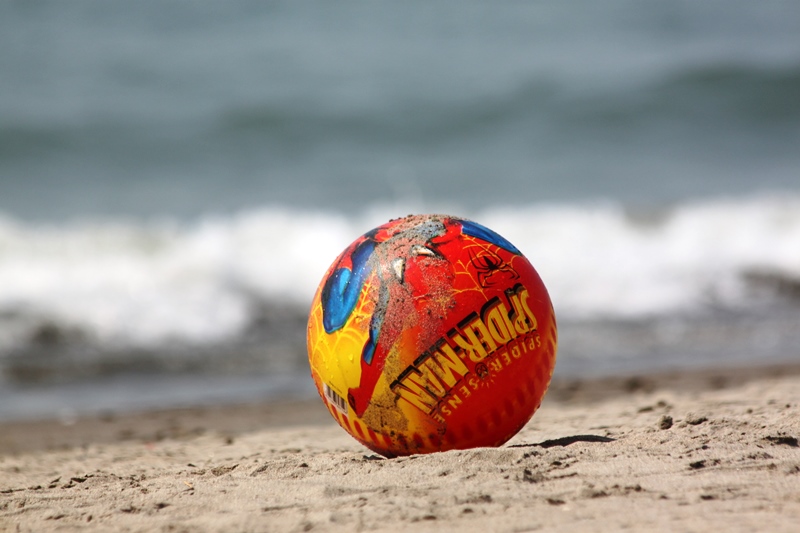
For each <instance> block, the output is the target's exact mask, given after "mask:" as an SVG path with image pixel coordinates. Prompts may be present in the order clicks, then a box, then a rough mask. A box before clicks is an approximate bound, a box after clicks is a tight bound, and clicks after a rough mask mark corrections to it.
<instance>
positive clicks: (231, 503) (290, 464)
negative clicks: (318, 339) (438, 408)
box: [0, 366, 800, 532]
mask: <svg viewBox="0 0 800 533" xmlns="http://www.w3.org/2000/svg"><path fill="white" fill-rule="evenodd" d="M798 406H800V369H799V368H798V367H793V366H787V367H780V368H771V369H765V368H760V369H750V370H739V371H730V370H728V371H725V372H723V371H717V372H695V373H684V374H680V373H678V374H670V375H661V376H652V377H645V378H631V379H617V380H614V379H610V380H608V379H607V380H594V381H571V382H556V383H555V384H554V386H553V388H552V390H551V393H549V394H548V397H547V398H546V400H545V402H544V404H543V405H542V408H541V409H540V411H539V412H538V413H537V414H536V415H535V416H534V418H533V420H532V421H531V422H530V423H529V424H528V425H527V426H526V427H525V428H524V429H523V430H522V431H521V432H520V433H519V434H518V435H517V436H516V437H515V438H514V439H512V440H511V441H510V442H509V443H508V444H506V445H505V446H503V447H501V448H497V449H485V448H483V449H475V450H467V451H455V452H446V453H439V454H432V455H426V456H412V457H405V458H398V459H391V460H387V459H383V458H381V457H378V456H375V455H374V454H372V453H371V452H369V451H368V450H366V449H365V448H363V447H361V446H360V445H359V444H358V443H356V442H355V441H354V440H353V439H351V438H350V437H349V436H348V435H347V434H346V433H345V432H344V431H343V430H341V429H340V428H339V427H338V426H335V425H334V424H333V423H332V422H331V421H330V419H329V416H328V414H327V412H326V411H324V409H323V408H322V406H321V403H320V402H309V403H294V404H283V405H261V406H228V407H216V408H208V409H187V410H173V411H169V412H161V413H141V414H136V415H125V416H111V415H108V416H103V417H94V418H89V419H85V420H77V421H72V420H68V421H61V422H58V421H56V422H18V423H9V424H4V425H0V530H2V531H37V532H38V531H55V530H58V531H226V532H228V531H280V532H283V531H405V530H414V531H415V532H423V531H460V532H463V531H483V532H489V531H533V530H544V531H581V532H584V531H614V530H621V529H630V530H633V531H712V530H713V531H717V530H721V531H787V532H788V531H792V532H794V531H798V530H799V529H798V528H799V527H800V447H798V438H799V437H800V416H798V414H799V411H798Z"/></svg>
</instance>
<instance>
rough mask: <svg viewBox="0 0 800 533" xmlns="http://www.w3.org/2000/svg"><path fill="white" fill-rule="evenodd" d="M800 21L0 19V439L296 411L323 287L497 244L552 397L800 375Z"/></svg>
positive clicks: (185, 12)
mask: <svg viewBox="0 0 800 533" xmlns="http://www.w3.org/2000/svg"><path fill="white" fill-rule="evenodd" d="M798 95H800V4H798V3H796V2H787V1H778V0H767V1H764V2H758V3H753V2H745V1H742V0H728V1H725V2H721V1H708V2H702V3H697V2H689V1H673V2H655V1H648V0H639V1H632V0H606V1H604V2H600V3H597V2H588V1H576V2H555V1H539V2H519V1H501V2H494V3H491V4H487V3H484V2H475V1H472V0H462V1H460V2H436V1H434V2H429V1H426V2H419V1H409V2H402V3H398V2H394V3H389V2H365V1H355V0H343V1H340V2H323V1H309V2H280V1H274V2H254V1H246V0H234V1H230V2H225V3H220V2H211V1H204V0H195V1H193V2H185V1H177V0H161V1H157V2H156V1H139V2H121V1H115V0H108V1H102V2H101V1H89V0H74V1H71V2H58V1H55V0H53V1H46V0H40V1H37V2H22V1H12V2H3V3H1V4H0V420H4V419H12V418H25V417H53V416H58V417H62V418H63V419H64V420H69V419H71V417H74V416H77V415H80V414H82V413H87V412H101V411H116V410H124V409H151V408H164V407H173V406H179V405H198V404H202V403H209V402H234V401H254V400H265V399H266V400H272V399H280V398H290V397H310V396H312V395H313V394H315V392H314V388H313V384H312V383H311V379H310V377H308V368H307V361H306V354H305V344H304V343H305V340H304V339H305V337H304V336H305V320H306V315H307V312H308V306H309V304H310V301H311V297H312V296H313V292H314V290H315V288H316V286H317V284H318V283H319V281H320V279H321V277H322V275H323V274H324V272H325V270H326V268H327V267H328V265H329V264H330V263H331V262H332V261H333V259H334V258H335V257H336V256H337V255H338V254H339V252H340V251H341V250H342V249H344V247H345V246H347V244H349V243H350V242H351V241H352V240H353V239H355V238H356V237H358V236H359V235H361V234H362V233H364V232H365V231H367V230H369V229H371V228H372V227H374V226H376V225H378V224H381V223H383V222H385V221H387V220H388V219H390V218H395V217H398V216H402V215H406V214H408V213H419V212H446V213H449V214H453V215H457V216H463V217H467V218H471V219H473V220H476V221H478V222H480V223H482V224H484V225H486V226H489V227H490V228H492V229H494V230H496V231H497V232H499V233H500V234H502V235H503V236H504V237H506V238H507V239H509V240H510V241H511V242H513V243H514V244H515V245H516V246H517V247H518V248H520V249H521V250H522V251H523V253H525V255H526V256H527V257H528V258H529V259H530V260H531V262H532V264H533V265H534V267H535V268H536V269H537V270H538V271H539V273H540V275H541V276H542V278H543V280H544V282H545V284H546V285H547V287H548V290H549V291H550V295H551V298H552V300H553V302H554V306H555V309H556V314H557V317H558V321H559V333H560V338H559V360H558V364H557V367H556V375H557V376H562V377H571V376H572V377H575V376H588V375H605V374H611V373H636V372H648V371H655V370H665V369H672V368H687V367H698V366H712V365H716V366H719V365H739V364H753V363H769V362H785V361H798V360H800V350H799V349H798V346H800V327H798V326H800V98H798Z"/></svg>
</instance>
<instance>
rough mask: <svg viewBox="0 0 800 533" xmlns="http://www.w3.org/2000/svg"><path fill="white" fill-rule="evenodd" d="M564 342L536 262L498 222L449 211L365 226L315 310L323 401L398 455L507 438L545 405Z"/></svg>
mask: <svg viewBox="0 0 800 533" xmlns="http://www.w3.org/2000/svg"><path fill="white" fill-rule="evenodd" d="M556 346H557V333H556V321H555V314H554V312H553V307H552V304H551V302H550V298H549V296H548V294H547V290H546V289H545V286H544V284H543V283H542V280H541V279H540V278H539V275H538V274H537V273H536V271H535V270H534V268H533V266H532V265H531V264H530V262H529V261H528V260H527V259H526V258H525V257H524V256H523V255H522V253H521V252H520V251H519V250H518V249H517V248H516V247H515V246H514V245H513V244H511V243H510V242H508V241H507V240H506V239H504V238H503V237H501V236H500V235H498V234H497V233H495V232H494V231H492V230H490V229H488V228H486V227H484V226H482V225H480V224H477V223H475V222H472V221H469V220H465V219H461V218H456V217H451V216H445V215H415V216H408V217H405V218H401V219H397V220H392V221H390V222H388V223H386V224H384V225H382V226H380V227H378V228H375V229H373V230H372V231H369V232H367V233H366V234H364V235H362V236H361V237H359V238H358V239H357V240H356V241H355V242H353V243H352V244H351V245H350V246H349V247H348V248H347V249H346V250H345V251H344V252H342V254H341V255H340V256H339V257H338V258H336V260H335V261H334V262H333V264H332V265H331V266H330V268H329V269H328V271H327V273H326V274H325V276H324V278H323V279H322V282H321V283H320V285H319V288H318V290H317V293H316V295H315V296H314V301H313V304H312V308H311V313H310V316H309V322H308V354H309V363H310V366H311V375H312V377H313V379H314V382H315V383H316V386H317V389H318V391H319V393H320V396H321V397H322V399H323V401H324V402H325V405H326V406H327V407H328V409H329V411H330V413H331V415H332V416H333V417H334V418H335V419H336V421H337V422H338V423H339V424H340V425H341V426H342V427H343V428H344V429H345V430H347V432H348V433H350V434H351V435H352V436H353V437H355V438H356V439H357V440H358V441H359V442H361V443H362V444H364V445H365V446H367V447H368V448H370V449H372V450H374V451H376V452H378V453H380V454H382V455H385V456H387V457H393V456H397V455H408V454H412V453H428V452H434V451H443V450H449V449H454V448H459V449H463V448H472V447H478V446H499V445H501V444H503V443H504V442H506V441H507V440H508V439H510V438H511V437H513V436H514V435H515V434H516V433H517V432H518V431H519V430H520V429H521V428H522V427H523V426H524V425H525V424H526V423H527V422H528V420H530V418H531V416H533V413H534V412H535V411H536V409H538V407H539V405H540V403H541V401H542V398H543V396H544V394H545V392H546V390H547V387H548V385H549V383H550V378H551V376H552V373H553V368H554V366H555V358H556Z"/></svg>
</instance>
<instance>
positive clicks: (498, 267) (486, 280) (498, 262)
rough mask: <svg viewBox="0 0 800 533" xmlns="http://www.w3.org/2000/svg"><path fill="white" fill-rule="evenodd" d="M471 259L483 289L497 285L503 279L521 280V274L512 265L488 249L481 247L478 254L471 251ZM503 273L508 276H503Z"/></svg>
mask: <svg viewBox="0 0 800 533" xmlns="http://www.w3.org/2000/svg"><path fill="white" fill-rule="evenodd" d="M469 257H470V263H472V266H474V267H475V272H476V273H477V274H478V283H479V284H480V286H481V287H491V286H493V285H497V284H498V283H500V282H501V281H503V279H511V280H516V279H518V278H519V274H518V273H517V271H516V270H514V269H513V268H512V267H511V265H509V264H508V263H506V262H505V261H503V259H502V258H501V257H500V256H499V255H497V254H496V253H494V252H493V251H491V250H489V249H488V248H485V247H481V249H480V251H478V252H476V251H475V250H470V252H469ZM503 272H504V273H506V274H507V276H504V275H502V273H503ZM501 278H502V279H501Z"/></svg>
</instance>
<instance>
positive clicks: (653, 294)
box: [0, 196, 800, 348]
mask: <svg viewBox="0 0 800 533" xmlns="http://www.w3.org/2000/svg"><path fill="white" fill-rule="evenodd" d="M400 214H401V213H397V212H391V213H390V212H384V211H382V210H377V211H376V210H372V211H370V212H369V213H368V214H363V215H359V216H350V217H347V216H344V215H341V214H335V213H321V212H309V211H296V210H291V209H288V208H264V209H261V210H253V211H247V212H242V213H238V214H236V215H233V216H228V217H223V216H218V217H208V218H204V219H200V220H197V221H194V222H192V223H179V222H176V221H150V222H147V223H143V222H140V221H124V220H113V221H109V220H102V221H83V222H72V223H68V224H64V225H60V226H54V225H51V226H44V225H33V224H29V223H23V222H20V221H17V220H13V219H9V218H4V219H0V280H2V284H0V348H2V347H3V346H5V347H8V346H9V345H13V344H14V343H17V342H21V339H23V338H24V337H25V336H26V335H29V334H30V330H29V329H26V328H29V327H30V326H31V324H34V323H36V322H37V321H39V323H41V322H43V321H47V322H53V323H55V324H57V325H58V326H60V327H63V328H67V329H70V328H74V329H77V330H79V331H81V332H82V333H83V334H85V335H89V336H90V337H92V338H93V339H95V340H96V341H99V342H101V343H111V344H114V345H119V344H122V345H139V346H154V345H158V344H159V343H164V342H170V341H177V342H207V341H217V340H224V339H225V338H228V337H230V336H235V335H236V334H237V333H238V332H240V331H242V329H243V328H245V327H246V326H247V325H248V323H249V322H250V320H251V319H252V318H253V313H254V312H255V311H254V309H255V307H254V305H253V304H254V301H262V302H263V301H266V302H276V303H288V304H291V305H296V306H307V305H308V304H309V302H310V300H311V297H312V295H313V292H314V290H315V288H316V286H317V284H318V282H319V281H320V279H321V277H322V275H323V273H324V272H325V269H326V268H327V267H328V265H329V264H330V263H331V262H332V260H333V259H334V258H335V257H336V255H337V254H338V253H339V252H340V251H341V250H342V249H343V248H344V247H345V246H346V245H347V244H349V243H350V242H351V241H352V240H353V239H354V238H356V237H357V236H358V235H360V234H361V233H363V232H364V231H366V230H368V229H370V228H371V227H373V226H374V225H375V224H377V223H378V222H379V221H380V220H381V217H383V218H384V219H388V218H389V217H391V216H398V215H400ZM402 214H405V211H403V213H402ZM466 215H467V216H469V218H473V219H474V220H476V221H478V222H481V223H482V224H484V225H486V226H488V227H491V228H492V229H494V230H496V231H497V232H498V233H500V234H502V235H503V236H505V237H506V238H508V239H509V240H510V241H511V242H513V243H514V244H515V245H517V246H518V247H519V248H520V249H521V250H522V251H523V252H524V253H525V254H526V255H527V256H528V258H529V259H530V260H531V262H532V263H533V264H534V266H535V267H536V268H537V270H538V271H539V273H540V274H541V276H542V278H543V279H544V281H545V283H546V285H547V286H548V288H549V290H550V294H551V297H552V299H553V301H554V303H555V306H556V310H557V313H558V315H559V318H560V319H562V320H563V319H572V318H577V319H580V318H604V317H617V318H618V317H623V318H625V317H640V316H643V315H659V314H670V313H687V312H688V313H691V312H697V311H702V310H703V309H704V308H707V307H709V306H713V307H723V308H727V307H732V308H736V307H740V306H743V305H747V304H748V302H749V301H750V300H749V298H750V297H751V295H750V293H749V292H748V290H747V286H746V284H745V282H744V281H743V280H744V278H743V274H744V273H747V272H753V271H757V272H766V273H770V274H775V275H780V276H784V277H786V278H788V279H800V197H798V196H782V197H780V196H771V197H758V198H747V199H732V200H715V201H706V202H697V203H692V204H684V205H680V206H676V207H675V208H673V209H671V210H669V211H665V212H664V213H660V214H658V216H654V217H641V216H633V215H631V214H630V213H627V212H626V211H625V209H623V208H622V207H620V206H617V205H612V204H603V205H591V206H586V205H584V206H577V205H550V206H530V207H527V208H514V209H505V208H500V207H493V208H490V209H486V210H484V211H482V212H478V213H467V214H466Z"/></svg>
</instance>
